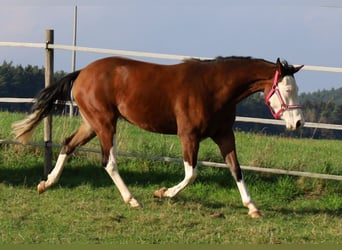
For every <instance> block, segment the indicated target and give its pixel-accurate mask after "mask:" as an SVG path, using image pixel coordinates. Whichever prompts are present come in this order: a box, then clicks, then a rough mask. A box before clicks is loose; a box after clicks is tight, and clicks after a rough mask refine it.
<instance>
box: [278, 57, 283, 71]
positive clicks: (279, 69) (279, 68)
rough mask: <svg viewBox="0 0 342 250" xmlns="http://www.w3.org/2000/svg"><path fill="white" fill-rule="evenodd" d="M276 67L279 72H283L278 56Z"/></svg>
mask: <svg viewBox="0 0 342 250" xmlns="http://www.w3.org/2000/svg"><path fill="white" fill-rule="evenodd" d="M276 68H277V70H278V72H279V74H280V75H282V73H283V64H282V63H281V61H280V59H279V57H278V58H277V62H276Z"/></svg>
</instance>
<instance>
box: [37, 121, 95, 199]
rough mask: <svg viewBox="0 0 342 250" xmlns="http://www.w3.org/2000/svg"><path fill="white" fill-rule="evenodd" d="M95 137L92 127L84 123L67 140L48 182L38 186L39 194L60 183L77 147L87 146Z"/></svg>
mask: <svg viewBox="0 0 342 250" xmlns="http://www.w3.org/2000/svg"><path fill="white" fill-rule="evenodd" d="M95 135H96V134H95V132H94V131H93V130H92V129H91V127H90V126H89V125H88V124H87V123H83V124H82V125H81V126H80V127H79V129H78V130H77V131H76V132H75V133H74V134H73V135H71V136H70V137H68V138H66V139H65V141H64V143H63V147H62V150H61V152H60V153H59V156H58V159H57V162H56V165H55V167H54V168H53V169H52V171H51V173H50V174H49V175H48V176H47V180H46V181H41V182H40V183H39V184H38V186H37V189H38V193H39V194H41V193H43V192H44V191H45V190H46V189H48V188H49V187H51V186H52V185H54V184H56V183H57V182H58V180H59V178H60V176H61V174H62V171H63V168H64V164H65V162H66V160H67V159H68V156H69V155H70V154H71V153H72V152H73V151H74V150H75V149H76V147H78V146H82V145H84V144H86V143H87V142H88V141H90V140H91V139H92V138H94V136H95Z"/></svg>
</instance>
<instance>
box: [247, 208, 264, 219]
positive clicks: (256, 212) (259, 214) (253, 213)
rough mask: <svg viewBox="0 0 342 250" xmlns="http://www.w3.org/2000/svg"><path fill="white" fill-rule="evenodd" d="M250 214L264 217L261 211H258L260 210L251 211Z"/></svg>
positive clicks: (255, 216)
mask: <svg viewBox="0 0 342 250" xmlns="http://www.w3.org/2000/svg"><path fill="white" fill-rule="evenodd" d="M249 215H250V216H251V217H252V218H261V217H262V215H261V213H260V211H258V210H256V211H253V212H250V213H249Z"/></svg>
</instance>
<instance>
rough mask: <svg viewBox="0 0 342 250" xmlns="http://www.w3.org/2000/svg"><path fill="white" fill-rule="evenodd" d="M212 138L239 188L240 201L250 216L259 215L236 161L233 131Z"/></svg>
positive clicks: (257, 216)
mask: <svg viewBox="0 0 342 250" xmlns="http://www.w3.org/2000/svg"><path fill="white" fill-rule="evenodd" d="M213 140H214V141H215V142H216V143H217V145H218V146H219V148H220V150H221V154H222V156H223V158H224V159H225V162H226V164H227V165H228V167H229V169H230V172H231V173H232V176H233V177H234V179H235V182H236V184H237V187H238V189H239V192H240V195H241V199H242V203H243V205H244V206H245V207H247V208H248V210H249V211H248V214H249V215H250V216H251V217H252V218H259V217H261V213H260V212H259V210H258V209H257V208H256V206H255V204H254V202H253V200H252V198H251V195H250V194H249V192H248V189H247V186H246V183H245V180H244V178H243V173H242V171H241V168H240V164H239V162H238V159H237V156H236V150H235V137H234V133H233V131H229V132H228V133H224V134H221V135H219V136H216V137H215V138H213Z"/></svg>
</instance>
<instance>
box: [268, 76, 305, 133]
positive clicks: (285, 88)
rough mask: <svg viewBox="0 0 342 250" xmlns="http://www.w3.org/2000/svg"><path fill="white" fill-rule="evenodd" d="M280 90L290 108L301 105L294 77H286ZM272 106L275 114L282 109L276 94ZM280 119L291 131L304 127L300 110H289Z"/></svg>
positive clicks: (271, 102) (271, 100) (281, 82)
mask: <svg viewBox="0 0 342 250" xmlns="http://www.w3.org/2000/svg"><path fill="white" fill-rule="evenodd" d="M278 89H279V92H280V95H281V98H282V99H283V101H284V103H285V104H287V105H290V106H295V105H299V102H298V87H297V84H296V80H295V78H294V77H293V76H285V77H283V79H282V80H281V81H280V82H279V83H278ZM269 101H270V106H271V107H272V108H273V110H274V112H276V113H277V112H278V111H279V110H281V109H282V107H281V99H280V98H279V97H278V96H277V94H274V95H272V96H271V98H270V100H269ZM280 119H282V120H284V121H285V123H286V128H287V129H289V130H295V129H296V128H298V127H300V126H303V125H304V116H303V113H302V110H301V109H300V108H295V109H287V110H285V111H284V112H282V114H281V115H280Z"/></svg>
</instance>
